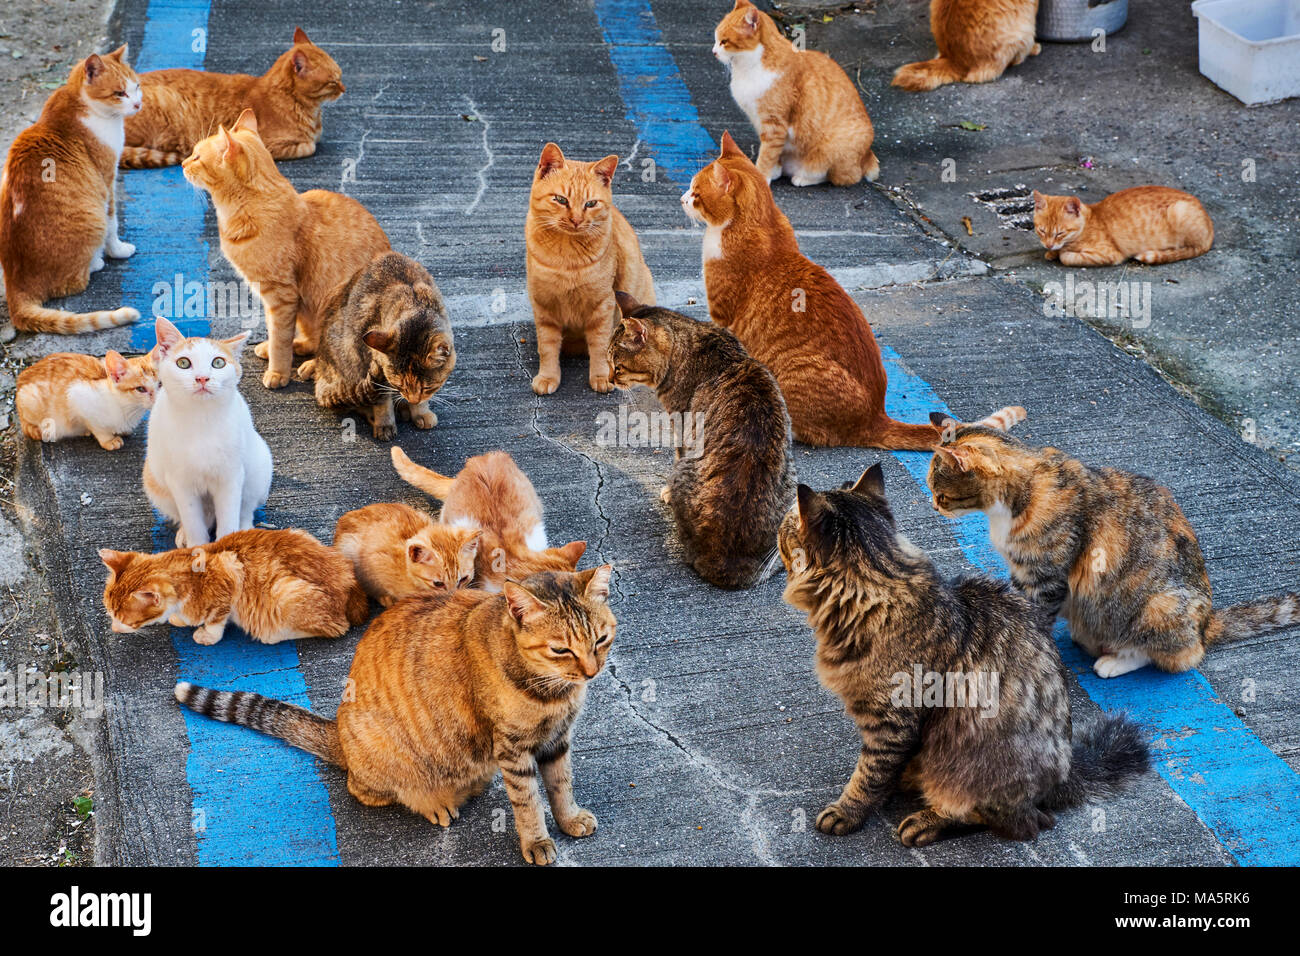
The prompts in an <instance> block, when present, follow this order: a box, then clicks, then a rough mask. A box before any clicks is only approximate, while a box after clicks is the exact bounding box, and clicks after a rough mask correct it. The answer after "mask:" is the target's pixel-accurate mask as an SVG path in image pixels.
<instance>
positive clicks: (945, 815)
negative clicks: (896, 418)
mask: <svg viewBox="0 0 1300 956" xmlns="http://www.w3.org/2000/svg"><path fill="white" fill-rule="evenodd" d="M884 492H885V486H884V478H883V474H882V472H881V468H880V465H873V466H872V467H871V468H869V469H868V470H867V471H865V472H863V474H862V477H860V478H859V479H858V481H857V483H856V484H854V485H853V487H852V488H847V489H845V490H840V491H826V492H816V491H813V490H812V489H811V488H809V487H807V486H806V485H799V488H798V492H797V502H796V504H795V507H794V508H793V509H791V511H790V513H789V514H787V515H786V517H785V520H784V521H783V522H782V524H781V530H780V534H779V542H780V549H781V558H782V560H783V562H784V563H785V566H786V570H787V572H788V575H789V581H788V583H787V585H786V589H785V600H786V602H787V603H789V604H790V605H791V606H792V607H795V608H799V609H800V610H803V611H806V612H807V614H808V621H809V623H810V624H811V625H812V627H813V630H814V632H815V633H816V636H817V658H816V660H817V675H818V677H819V678H820V680H821V682H822V684H823V685H824V686H825V687H826V688H828V689H829V690H831V691H834V692H835V693H836V694H837V695H838V696H839V697H840V698H841V699H842V700H843V701H844V704H845V707H846V709H847V710H848V713H849V715H850V716H851V717H852V718H853V719H854V721H855V722H856V723H857V725H858V730H859V731H860V732H861V735H862V749H861V752H860V754H859V756H858V763H857V768H856V769H855V770H854V771H853V777H852V779H850V780H849V782H848V784H847V786H845V787H844V791H843V792H842V793H841V794H840V796H839V798H838V799H837V800H835V801H834V802H833V803H831V804H830V805H828V806H827V807H826V809H824V810H823V811H822V812H821V814H820V815H819V816H818V818H817V829H819V830H821V831H822V832H823V833H831V834H837V835H838V834H843V833H849V832H851V831H853V830H856V829H857V828H858V827H860V826H861V825H862V823H863V821H864V820H865V819H866V817H867V816H868V814H870V813H871V811H872V810H874V809H876V808H878V807H879V806H880V804H881V803H883V802H884V801H885V799H886V798H887V797H889V796H890V794H892V793H893V792H894V790H895V789H897V788H900V787H901V788H905V789H914V790H919V791H920V793H921V796H922V799H923V801H924V803H925V807H924V809H922V810H920V811H918V812H916V813H913V814H912V815H911V816H909V817H907V818H906V819H904V820H903V822H902V823H900V824H899V827H898V837H899V839H900V840H902V842H903V843H904V844H905V845H906V846H925V845H926V844H929V843H932V842H933V841H934V840H936V839H938V838H939V837H940V836H941V835H942V834H943V833H944V831H945V830H947V829H949V828H950V827H954V826H957V825H962V824H967V825H969V824H974V825H983V826H987V827H988V828H989V829H991V830H992V831H993V832H994V833H996V834H997V835H998V836H1001V837H1004V838H1006V839H1011V840H1032V839H1033V838H1034V837H1036V836H1037V835H1038V831H1039V830H1042V829H1047V828H1049V827H1051V826H1053V825H1054V824H1055V822H1056V821H1055V819H1054V818H1053V816H1052V812H1051V811H1053V810H1062V809H1065V808H1067V807H1071V806H1075V805H1077V804H1080V803H1082V802H1084V801H1085V800H1093V799H1097V798H1099V797H1105V796H1110V795H1112V794H1115V793H1117V792H1118V791H1119V790H1120V788H1121V787H1122V786H1123V784H1124V783H1125V782H1126V781H1127V780H1128V779H1129V778H1131V777H1133V776H1135V775H1137V774H1139V773H1141V772H1143V771H1145V770H1146V769H1147V767H1148V766H1149V763H1150V756H1149V753H1148V750H1147V745H1146V742H1145V740H1144V737H1143V733H1142V730H1141V729H1140V728H1139V727H1138V726H1137V725H1136V724H1134V723H1133V722H1132V721H1130V720H1129V719H1128V718H1127V717H1125V716H1124V715H1122V714H1114V715H1106V716H1104V717H1102V718H1101V720H1099V721H1098V722H1097V723H1095V724H1093V725H1092V726H1090V727H1088V728H1087V729H1086V730H1085V731H1083V732H1082V733H1080V734H1079V735H1078V737H1077V738H1075V739H1074V741H1073V745H1071V731H1070V698H1069V695H1068V693H1067V692H1066V686H1065V669H1064V667H1063V665H1062V664H1061V659H1060V655H1059V654H1058V653H1057V650H1056V645H1055V644H1053V643H1052V638H1051V635H1050V633H1049V631H1048V630H1047V628H1046V627H1045V626H1042V625H1040V623H1039V620H1038V617H1037V616H1036V615H1035V614H1034V612H1033V609H1032V607H1031V605H1030V603H1029V601H1028V599H1027V598H1025V597H1024V596H1023V595H1021V594H1020V593H1019V592H1017V591H1015V590H1014V589H1013V588H1012V587H1011V585H1010V584H1009V583H1008V582H1006V581H996V580H993V579H992V578H986V577H969V578H963V579H957V580H954V581H947V580H945V579H944V578H943V577H941V576H940V574H939V572H938V571H937V570H936V569H935V567H934V564H933V563H932V562H931V561H930V559H929V558H928V557H927V556H926V555H925V554H924V552H922V551H921V550H919V549H918V548H917V547H916V546H915V545H913V544H912V543H911V542H910V541H908V540H907V539H906V538H905V537H903V536H902V535H901V534H899V533H898V531H897V529H896V527H895V524H894V517H893V514H892V513H891V512H890V510H889V504H888V502H887V501H886V500H885V493H884Z"/></svg>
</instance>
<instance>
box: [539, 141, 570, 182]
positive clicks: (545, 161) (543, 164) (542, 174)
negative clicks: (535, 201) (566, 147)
mask: <svg viewBox="0 0 1300 956" xmlns="http://www.w3.org/2000/svg"><path fill="white" fill-rule="evenodd" d="M563 165H564V153H562V152H561V151H560V147H558V146H556V145H555V144H554V143H547V144H546V145H545V146H543V147H542V157H541V159H539V160H538V161H537V178H538V179H545V178H546V177H547V176H549V175H550V174H551V173H553V172H555V171H556V170H557V169H559V168H560V167H561V166H563Z"/></svg>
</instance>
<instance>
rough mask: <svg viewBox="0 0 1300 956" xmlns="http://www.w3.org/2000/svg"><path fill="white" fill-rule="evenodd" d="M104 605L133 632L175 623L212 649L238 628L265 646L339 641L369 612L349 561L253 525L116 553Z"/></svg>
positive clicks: (288, 533) (108, 554)
mask: <svg viewBox="0 0 1300 956" xmlns="http://www.w3.org/2000/svg"><path fill="white" fill-rule="evenodd" d="M99 557H100V560H102V561H103V562H104V565H105V567H107V568H108V582H107V583H106V584H105V585H104V607H105V608H106V609H107V610H108V613H109V616H110V617H111V618H112V621H113V630H114V631H117V632H118V633H120V634H130V633H132V632H134V631H138V630H139V629H140V628H142V627H148V626H149V625H151V624H160V623H162V622H163V621H168V622H169V623H170V624H172V625H173V626H174V627H192V628H194V629H195V630H194V640H195V641H197V642H198V643H200V644H215V643H217V641H219V640H221V637H222V635H223V634H224V633H225V629H226V624H227V623H230V624H234V625H235V626H236V627H239V628H242V629H243V630H244V631H245V632H247V634H248V636H249V637H251V638H252V639H253V640H255V641H261V642H262V643H263V644H277V643H279V642H280V641H293V640H297V639H298V638H301V637H341V636H343V635H344V634H346V633H347V632H348V628H350V627H351V626H353V625H354V624H362V623H364V622H365V620H366V616H367V614H368V613H369V610H370V603H369V602H368V601H367V600H366V595H365V592H364V591H362V590H361V586H360V585H359V584H358V583H357V579H356V578H355V577H354V576H353V574H352V566H351V564H349V562H348V560H347V558H345V557H343V556H342V555H341V554H339V553H338V552H337V551H335V550H334V549H333V548H327V547H325V545H323V544H321V543H320V542H319V541H317V540H316V539H315V538H313V537H312V536H311V535H309V534H308V533H307V532H306V531H299V530H298V529H296V528H287V529H283V530H278V531H269V530H266V529H263V528H254V529H252V530H249V531H236V532H234V533H233V534H230V535H227V536H226V537H224V538H221V539H220V540H219V541H216V542H214V543H212V544H204V545H199V546H198V547H193V548H178V549H177V550H175V551H164V552H162V553H160V554H140V553H139V552H136V551H111V550H109V549H108V548H103V549H101V550H100V552H99Z"/></svg>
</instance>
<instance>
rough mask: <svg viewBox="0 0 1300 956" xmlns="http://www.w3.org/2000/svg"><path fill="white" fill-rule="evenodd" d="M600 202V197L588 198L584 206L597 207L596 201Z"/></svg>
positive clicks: (587, 207) (588, 207) (585, 207)
mask: <svg viewBox="0 0 1300 956" xmlns="http://www.w3.org/2000/svg"><path fill="white" fill-rule="evenodd" d="M598 202H600V200H599V199H588V200H587V203H586V205H584V206H583V208H584V209H592V208H594V207H595V205H596V203H598Z"/></svg>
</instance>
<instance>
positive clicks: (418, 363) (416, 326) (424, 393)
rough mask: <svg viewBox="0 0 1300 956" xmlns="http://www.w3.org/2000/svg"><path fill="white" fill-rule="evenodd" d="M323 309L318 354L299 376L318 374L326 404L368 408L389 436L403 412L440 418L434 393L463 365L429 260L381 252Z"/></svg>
mask: <svg viewBox="0 0 1300 956" xmlns="http://www.w3.org/2000/svg"><path fill="white" fill-rule="evenodd" d="M323 312H324V320H323V327H322V329H321V333H320V343H319V347H318V348H317V350H316V357H315V358H314V359H308V360H307V361H305V362H303V363H302V364H301V365H300V366H298V377H299V378H302V379H310V378H315V379H316V401H317V402H318V403H319V404H321V405H322V406H324V407H326V408H350V407H351V408H359V409H361V410H362V411H363V412H364V413H365V415H366V417H367V418H369V420H370V427H371V430H372V431H373V432H374V436H375V437H376V438H378V439H380V440H381V441H390V440H391V439H392V438H393V437H394V436H396V434H397V414H401V415H402V416H403V417H405V418H409V419H410V420H411V422H412V423H413V424H414V425H415V427H416V428H432V427H433V426H434V425H436V424H438V416H437V415H436V414H434V413H433V411H431V410H430V409H429V399H431V398H432V397H433V396H434V395H435V394H436V393H437V391H438V389H440V388H442V386H443V384H444V383H445V382H446V381H447V376H449V375H450V374H451V371H452V369H454V368H455V367H456V346H455V343H454V342H453V337H452V332H451V321H450V320H449V319H448V318H447V307H446V306H445V305H443V301H442V294H441V293H440V292H439V291H438V286H437V283H435V282H434V281H433V277H432V276H431V275H429V273H428V271H427V270H426V269H425V268H424V266H422V265H420V264H419V263H418V262H416V261H415V260H414V259H411V258H409V257H408V256H404V255H402V254H401V253H400V252H384V253H380V254H379V255H377V256H375V258H374V259H372V260H370V263H369V265H367V266H366V267H365V269H363V270H362V271H360V272H358V273H357V274H356V275H355V276H353V277H352V279H351V280H350V281H349V282H346V283H344V284H343V285H342V286H340V287H339V289H338V291H337V292H335V294H334V295H333V296H332V297H331V299H330V301H329V303H328V304H326V306H325V307H324V309H323ZM399 399H400V400H401V404H397V405H396V411H395V410H394V406H395V403H397V401H398V400H399Z"/></svg>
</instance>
